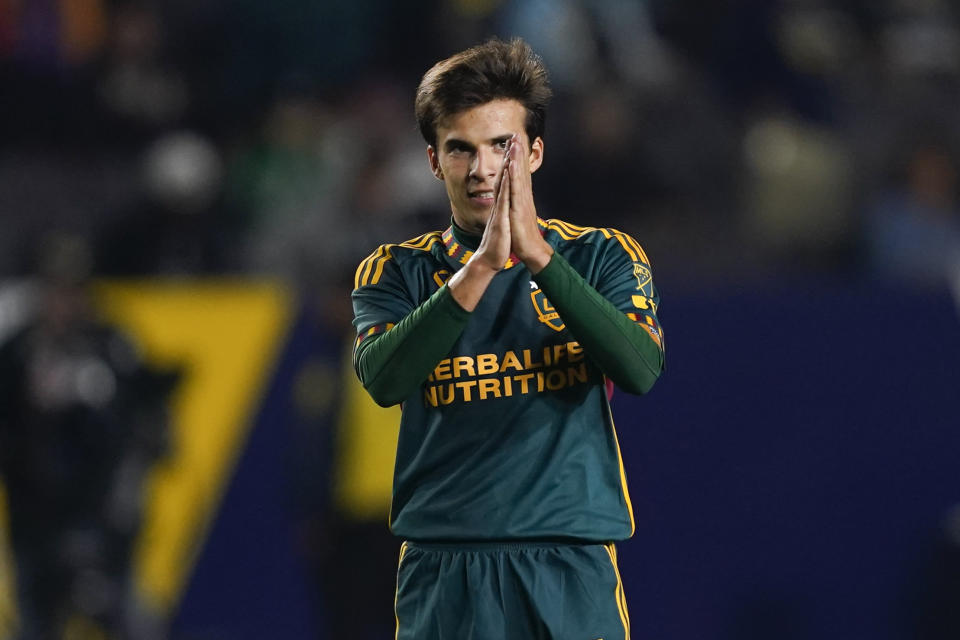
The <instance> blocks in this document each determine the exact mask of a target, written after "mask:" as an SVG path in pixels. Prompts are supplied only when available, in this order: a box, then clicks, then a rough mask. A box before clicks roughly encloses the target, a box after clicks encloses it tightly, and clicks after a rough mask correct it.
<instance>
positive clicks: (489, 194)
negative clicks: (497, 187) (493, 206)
mask: <svg viewBox="0 0 960 640" xmlns="http://www.w3.org/2000/svg"><path fill="white" fill-rule="evenodd" d="M468 195H469V196H470V197H471V198H479V199H481V200H488V199H493V191H471V192H469V193H468Z"/></svg>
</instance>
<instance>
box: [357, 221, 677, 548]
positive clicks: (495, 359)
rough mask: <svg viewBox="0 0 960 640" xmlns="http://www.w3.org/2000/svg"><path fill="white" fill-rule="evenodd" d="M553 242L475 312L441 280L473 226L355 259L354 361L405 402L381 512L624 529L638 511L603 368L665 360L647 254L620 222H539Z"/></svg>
mask: <svg viewBox="0 0 960 640" xmlns="http://www.w3.org/2000/svg"><path fill="white" fill-rule="evenodd" d="M538 223H539V225H540V229H541V232H542V233H543V237H544V239H545V240H546V241H547V242H548V243H549V244H550V245H551V246H552V247H553V248H554V251H555V253H554V255H553V257H552V258H551V260H550V262H549V264H548V265H547V266H546V267H545V268H544V269H543V270H542V271H540V272H539V273H538V274H537V275H536V276H533V275H531V273H530V271H529V270H528V269H527V268H526V267H525V266H524V265H523V264H522V263H517V262H516V261H515V260H510V261H508V262H507V264H506V265H505V268H504V269H503V270H502V271H501V272H500V273H498V274H497V275H496V276H495V277H494V279H493V281H492V282H491V284H490V286H489V287H488V289H487V290H486V292H485V293H484V295H483V298H482V299H481V301H480V303H479V304H478V306H477V308H476V309H474V311H472V312H467V311H465V310H463V309H462V308H461V307H460V306H459V305H458V304H457V303H456V301H454V300H453V298H452V296H451V294H450V292H449V290H448V289H447V288H446V286H445V283H446V280H447V279H448V278H449V277H450V276H451V275H452V274H453V273H455V272H456V271H457V270H458V269H459V268H461V267H462V266H463V264H465V263H466V262H467V260H469V258H470V256H471V255H472V250H473V249H474V248H475V247H476V244H477V242H478V241H479V238H477V237H474V236H469V235H467V234H465V233H464V232H463V231H462V230H460V229H458V228H457V227H455V226H452V227H451V228H449V229H447V230H446V231H444V232H442V233H441V232H432V233H428V234H424V235H423V236H420V237H418V238H415V239H413V240H410V241H408V242H404V243H401V244H398V245H383V246H381V247H380V248H379V249H377V251H375V252H374V253H373V254H371V255H370V256H369V257H368V258H367V259H365V260H364V261H363V262H362V263H361V264H360V267H359V268H358V270H357V274H356V281H355V289H354V292H353V304H354V313H355V319H354V324H355V326H356V329H357V334H358V336H357V342H356V348H355V365H356V368H357V371H358V374H359V376H360V379H361V381H362V382H363V384H364V386H365V387H366V388H367V389H368V391H370V393H371V395H372V396H373V398H374V399H375V400H376V401H377V402H379V403H380V404H384V405H389V404H396V403H402V405H403V411H402V417H401V424H400V434H399V441H398V448H397V462H396V468H395V472H394V488H393V501H392V508H391V516H390V525H391V528H392V530H393V531H394V533H396V534H397V535H400V536H403V537H405V538H408V539H413V540H448V541H454V540H463V541H467V540H519V539H530V540H582V541H611V540H622V539H625V538H627V537H629V536H630V535H631V534H632V533H633V529H634V522H633V513H632V508H631V506H630V498H629V493H628V490H627V484H626V478H625V475H624V471H623V463H622V460H621V457H620V450H619V446H618V444H617V437H616V431H615V429H614V425H613V419H612V416H611V413H610V406H609V400H608V395H607V393H606V389H605V381H606V380H607V379H609V380H612V381H613V382H614V383H616V384H617V386H619V387H621V388H622V389H624V390H627V391H630V392H633V393H645V392H646V391H648V390H649V389H650V387H651V386H652V385H653V383H654V382H655V381H656V379H657V377H658V376H659V374H660V372H661V371H662V369H663V362H664V359H663V357H664V350H663V332H662V329H661V327H660V324H659V321H658V319H657V308H658V306H659V303H660V300H659V294H658V293H657V290H656V288H655V287H654V284H653V279H652V274H651V271H650V264H649V260H648V259H647V257H646V255H645V253H644V252H643V249H642V248H641V247H640V245H639V244H638V243H637V242H636V241H635V240H634V239H633V238H631V237H630V236H628V235H626V234H624V233H621V232H619V231H616V230H614V229H597V228H591V227H580V226H576V225H572V224H569V223H566V222H563V221H560V220H549V221H543V220H539V221H538Z"/></svg>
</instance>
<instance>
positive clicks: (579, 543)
mask: <svg viewBox="0 0 960 640" xmlns="http://www.w3.org/2000/svg"><path fill="white" fill-rule="evenodd" d="M404 544H405V545H406V546H407V547H408V548H410V549H422V550H424V551H441V552H449V553H456V552H458V551H523V550H526V549H556V548H557V547H592V546H603V545H608V544H611V543H610V542H597V541H592V540H576V541H572V540H492V541H483V540H463V541H455V542H441V541H419V540H406V541H404Z"/></svg>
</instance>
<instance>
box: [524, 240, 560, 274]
mask: <svg viewBox="0 0 960 640" xmlns="http://www.w3.org/2000/svg"><path fill="white" fill-rule="evenodd" d="M538 240H539V242H536V243H534V246H533V247H532V248H531V249H529V250H528V251H525V252H523V253H522V254H520V253H518V254H517V257H518V258H520V261H521V262H523V264H525V265H526V266H527V269H529V270H530V273H532V274H534V275H536V274H537V273H539V272H540V271H541V270H542V269H543V268H544V267H546V266H547V265H548V264H550V259H551V258H552V257H553V247H551V246H550V244H549V243H547V241H546V240H544V239H543V238H542V237H539V238H538Z"/></svg>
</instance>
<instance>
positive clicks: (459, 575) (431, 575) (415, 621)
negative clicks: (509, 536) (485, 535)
mask: <svg viewBox="0 0 960 640" xmlns="http://www.w3.org/2000/svg"><path fill="white" fill-rule="evenodd" d="M395 610H396V615H397V634H396V638H397V640H511V639H514V638H515V639H516V640H629V638H630V619H629V617H628V616H627V603H626V598H625V597H624V595H623V583H622V582H621V580H620V572H619V570H618V569H617V551H616V548H615V547H614V546H613V545H612V544H609V545H602V544H553V543H543V544H536V543H489V544H484V543H480V544H462V545H461V544H423V543H415V542H405V543H404V544H403V546H402V547H401V548H400V566H399V569H398V572H397V597H396V605H395Z"/></svg>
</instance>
